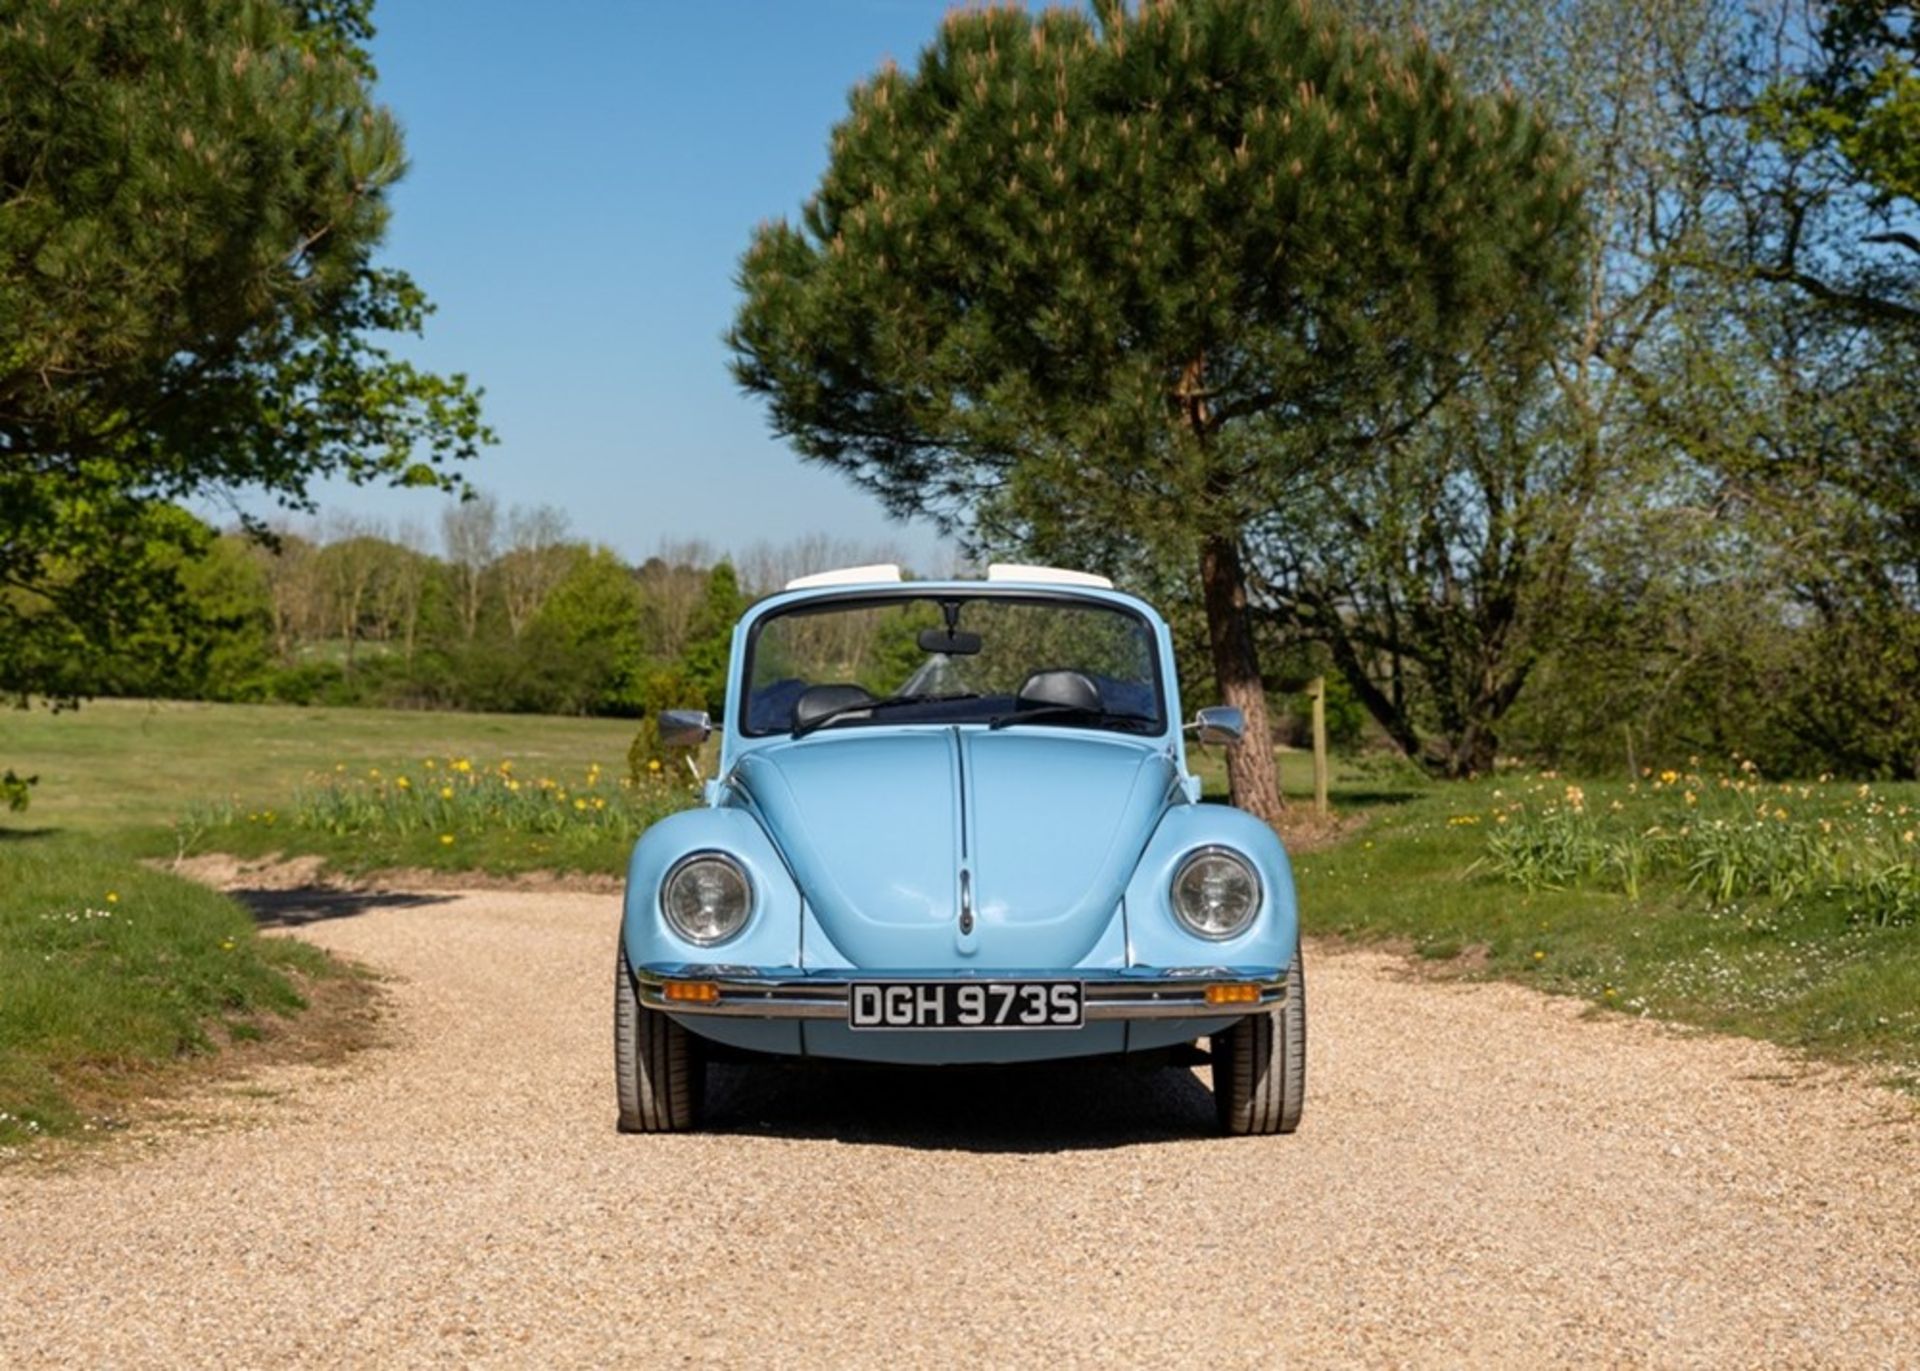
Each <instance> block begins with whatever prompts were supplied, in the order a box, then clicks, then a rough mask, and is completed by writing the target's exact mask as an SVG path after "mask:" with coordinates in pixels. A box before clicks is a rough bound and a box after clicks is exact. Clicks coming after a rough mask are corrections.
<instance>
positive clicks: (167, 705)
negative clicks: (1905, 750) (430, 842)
mask: <svg viewBox="0 0 1920 1371" xmlns="http://www.w3.org/2000/svg"><path fill="white" fill-rule="evenodd" d="M633 732H634V724H633V722H632V721H631V720H627V719H562V718H549V717H545V716H542V715H527V714H450V713H430V712H426V711H420V710H396V709H302V708H295V707H292V706H286V705H219V704H196V703H188V702H178V701H146V700H95V701H92V702H90V703H88V704H86V705H84V706H83V707H82V708H80V709H78V710H73V711H68V712H64V713H60V714H54V713H52V712H50V711H48V710H46V709H43V708H40V707H38V706H36V707H35V708H33V709H28V710H13V709H0V770H4V769H5V768H7V767H12V768H13V769H14V770H16V771H18V772H20V773H21V774H23V775H32V774H35V773H38V775H39V777H40V784H39V785H38V786H36V787H35V788H34V792H33V804H32V807H31V808H30V809H29V810H28V811H27V812H26V813H25V814H19V815H12V816H8V815H6V814H4V812H0V829H4V828H8V827H11V828H13V829H15V830H18V829H22V828H55V829H61V830H78V831H82V832H104V831H113V830H121V829H127V828H135V827H152V828H162V827H165V826H166V825H167V824H169V823H171V822H172V821H173V820H174V819H175V818H176V817H178V816H179V814H180V813H181V812H182V811H183V810H185V809H186V808H187V806H189V805H190V804H193V803H195V802H208V801H214V800H231V801H233V802H234V803H236V804H239V805H243V806H258V805H266V804H275V803H283V802H284V801H285V800H286V799H287V798H288V797H289V796H290V795H291V794H292V793H293V792H294V790H295V789H296V788H297V787H299V786H300V785H301V784H302V783H303V782H305V781H306V779H307V777H308V776H309V775H311V774H313V773H316V772H331V771H332V770H333V768H334V767H335V766H336V765H338V764H345V765H346V766H347V767H349V768H350V769H353V770H355V771H364V770H365V769H366V768H367V767H373V766H377V767H383V768H387V769H392V768H393V767H394V766H396V765H398V764H403V763H404V764H412V763H416V762H418V760H419V759H420V758H422V757H439V756H446V755H449V754H453V755H460V756H467V757H472V758H475V759H476V760H478V759H480V758H482V757H484V758H487V759H489V760H498V759H499V758H502V757H512V758H514V759H515V760H516V761H517V762H518V763H519V765H520V766H521V768H522V770H523V771H526V770H534V769H539V768H546V769H548V770H550V771H554V772H560V771H566V772H579V771H584V770H585V769H586V768H587V767H588V766H589V765H591V764H592V763H595V762H598V763H599V764H600V765H601V766H602V767H605V768H606V769H608V770H609V771H612V772H613V773H614V774H616V775H617V774H621V773H623V772H624V771H625V769H626V755H627V744H628V743H629V742H630V741H632V738H633Z"/></svg>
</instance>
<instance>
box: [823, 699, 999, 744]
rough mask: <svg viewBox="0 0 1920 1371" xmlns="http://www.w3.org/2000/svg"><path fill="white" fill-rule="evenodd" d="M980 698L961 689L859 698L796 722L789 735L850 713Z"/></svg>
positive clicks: (827, 722)
mask: <svg viewBox="0 0 1920 1371" xmlns="http://www.w3.org/2000/svg"><path fill="white" fill-rule="evenodd" d="M979 698H980V697H979V695H978V694H976V693H974V692H973V691H961V692H960V693H959V694H957V695H889V696H888V697H887V698H886V699H884V700H858V701H855V702H854V703H852V704H844V705H841V706H840V707H839V708H837V709H830V710H828V711H827V712H826V713H825V714H821V715H817V716H816V717H814V718H811V719H809V720H807V721H806V722H805V723H804V724H795V725H794V726H793V732H792V733H791V734H790V735H789V736H791V737H795V738H804V737H806V736H807V735H808V734H809V733H811V732H813V731H814V730H815V729H816V728H825V727H826V726H827V725H828V724H830V723H832V722H833V721H834V720H835V719H842V718H845V717H846V716H847V715H849V714H867V713H872V712H876V711H878V710H882V709H897V708H899V707H900V706H901V705H935V704H945V703H947V702H948V701H949V700H977V699H979Z"/></svg>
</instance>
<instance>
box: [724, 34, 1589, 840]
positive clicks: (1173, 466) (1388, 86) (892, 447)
mask: <svg viewBox="0 0 1920 1371" xmlns="http://www.w3.org/2000/svg"><path fill="white" fill-rule="evenodd" d="M1097 11H1098V12H1097V14H1096V15H1095V16H1093V17H1088V16H1086V15H1083V14H1081V13H1078V12H1073V11H1066V10H1049V11H1047V12H1045V13H1043V14H1040V15H1037V16H1029V15H1027V14H1025V13H1023V12H1021V11H1019V10H1017V9H1002V8H994V9H989V10H985V11H973V10H969V11H964V12H958V13H956V14H954V15H952V16H950V17H949V18H948V20H947V21H946V23H945V24H944V25H943V27H942V29H941V31H940V33H939V35H938V37H937V38H936V39H935V41H934V42H933V44H932V45H931V46H930V47H928V48H927V50H926V51H925V52H924V53H923V54H922V55H921V58H920V62H919V66H918V68H917V69H916V70H915V71H913V72H912V73H906V72H902V71H900V70H896V69H894V68H891V67H889V68H886V69H884V70H882V71H880V72H879V73H877V74H876V75H874V76H873V77H872V78H871V79H869V80H867V81H866V82H864V83H862V84H861V85H860V86H858V87H856V88H855V90H854V91H853V93H852V95H851V97H850V109H849V113H848V116H847V118H846V119H845V120H844V121H843V122H842V123H841V124H840V125H839V126H838V127H837V128H835V130H834V131H833V136H832V144H831V152H832V157H831V163H830V165H829V167H828V169H827V171H826V174H825V176H824V178H823V179H822V181H821V184H820V186H819V189H818V191H817V193H816V194H815V195H814V196H813V198H812V199H811V200H810V201H809V202H808V203H807V205H806V207H805V209H804V212H803V213H802V215H801V217H800V220H799V222H798V223H790V222H785V221H781V222H775V223H770V224H767V225H764V226H762V227H761V228H760V229H759V230H758V231H757V232H756V233H755V235H754V238H753V241H752V244H751V246H750V247H749V248H748V250H747V252H746V255H745V257H744V259H743V263H742V267H741V273H740V282H741V287H742V290H743V292H744V297H745V298H744V300H743V302H742V304H741V307H740V311H739V315H738V317H737V319H736V322H735V326H734V329H733V333H732V335H731V342H732V346H733V349H734V352H735V370H736V375H737V377H738V379H739V381H740V383H741V384H742V385H743V386H744V387H745V388H746V389H748V390H749V391H751V392H754V393H757V394H760V395H763V396H765V397H766V398H767V400H768V401H769V402H770V407H771V412H772V420H773V424H774V427H775V429H776V430H777V431H778V432H779V433H781V434H782V435H784V436H785V437H787V438H788V439H790V440H791V441H792V442H793V443H794V445H795V446H796V448H797V449H798V450H799V451H800V453H801V454H802V455H803V456H804V457H806V458H808V459H811V460H813V461H817V462H821V463H824V464H826V465H828V466H831V467H835V468H837V469H839V470H841V471H842V472H844V473H845V474H846V475H848V476H849V477H851V478H852V479H853V480H854V481H855V482H857V483H858V484H860V485H862V486H863V487H865V488H867V489H868V490H870V491H872V492H873V493H875V494H876V495H877V496H879V498H880V499H881V500H882V501H883V502H884V503H885V504H886V506H887V507H888V508H889V509H890V510H892V511H894V512H896V513H899V514H917V515H925V516H931V517H932V518H934V519H936V520H938V521H940V522H941V523H943V524H944V525H945V526H947V527H950V528H952V527H958V528H960V529H962V530H963V531H965V532H966V533H967V534H968V535H969V536H970V537H971V538H972V539H973V540H974V541H976V542H979V543H983V544H1011V545H1015V546H1019V547H1021V548H1023V549H1025V550H1027V551H1030V552H1036V553H1041V554H1045V553H1047V552H1048V551H1049V550H1055V549H1069V550H1076V551H1079V552H1081V553H1083V554H1086V555H1090V556H1091V557H1093V558H1094V559H1095V560H1104V561H1106V562H1107V563H1109V564H1110V565H1112V566H1115V567H1120V566H1124V564H1125V560H1126V559H1128V558H1133V557H1137V556H1140V555H1142V554H1143V553H1145V554H1151V555H1156V556H1161V557H1173V558H1178V559H1180V560H1181V561H1182V562H1183V563H1184V564H1185V565H1187V566H1190V567H1193V568H1194V569H1195V571H1196V572H1197V580H1198V584H1199V586H1200V590H1201V599H1202V602H1203V603H1204V607H1205V612H1206V619H1207V625H1208V636H1209V640H1210V647H1211V655H1212V662H1213V667H1214V672H1215V675H1216V677H1217V682H1218V685H1219V688H1220V690H1221V692H1222V694H1223V695H1224V697H1225V699H1226V700H1227V702H1228V703H1230V704H1235V705H1238V706H1239V707H1240V708H1242V709H1243V710H1244V711H1245V712H1246V715H1247V719H1248V723H1249V726H1250V734H1251V736H1252V737H1253V738H1254V739H1257V740H1262V741H1264V740H1265V739H1266V738H1267V737H1268V731H1267V710H1266V702H1265V695H1264V691H1263V688H1262V680H1261V676H1260V668H1259V662H1258V659H1257V655H1256V652H1255V646H1254V638H1253V634H1252V631H1251V628H1250V625H1249V619H1248V604H1247V577H1246V573H1245V570H1244V535H1245V531H1246V529H1247V527H1248V525H1249V524H1250V522H1251V521H1252V520H1253V519H1255V518H1256V517H1257V516H1258V515H1259V514H1261V513H1262V512H1264V511H1266V510H1269V509H1271V508H1272V507H1273V506H1274V505H1275V504H1276V503H1278V499H1277V496H1278V493H1279V492H1280V491H1282V490H1283V489H1285V487H1286V486H1287V484H1288V483H1289V482H1293V481H1299V480H1302V479H1312V478H1313V476H1314V474H1315V472H1316V471H1320V470H1323V469H1324V468H1325V465H1326V464H1328V463H1338V462H1351V461H1358V460H1364V459H1365V457H1366V454H1367V453H1368V452H1369V451H1370V450H1371V449H1372V447H1373V446H1374V445H1375V444H1377V443H1378V442H1379V440H1381V439H1382V438H1383V437H1386V436H1389V435H1391V434H1392V433H1394V432H1396V431H1398V430H1399V429H1400V428H1402V427H1404V426H1405V425H1407V424H1409V423H1411V422H1412V421H1413V420H1415V419H1416V418H1417V417H1418V415H1419V414H1421V413H1422V412H1423V411H1424V410H1425V409H1426V408H1427V407H1429V406H1431V405H1432V404H1434V403H1435V402H1436V401H1437V399H1438V397H1440V396H1442V395H1444V394H1445V393H1446V392H1447V391H1448V389H1449V388H1450V387H1451V386H1452V385H1453V384H1454V383H1455V381H1456V380H1457V379H1458V377H1459V376H1460V375H1462V374H1463V373H1465V372H1467V371H1469V370H1470V369H1471V367H1472V366H1473V364H1474V360H1475V358H1476V356H1477V355H1478V353H1479V352H1480V350H1481V349H1483V348H1484V347H1485V346H1486V345H1487V343H1488V341H1489V340H1490V339H1491V338H1494V337H1496V336H1498V337H1502V338H1504V339H1505V340H1506V343H1507V346H1508V347H1509V349H1510V348H1511V347H1512V346H1514V345H1515V340H1516V339H1521V338H1524V337H1526V336H1528V335H1530V334H1532V333H1534V332H1536V331H1539V330H1541V329H1543V328H1544V327H1545V325H1546V324H1547V322H1548V321H1550V320H1551V319H1552V318H1553V317H1554V316H1555V314H1556V313H1557V311H1558V309H1559V308H1560V306H1561V303H1562V299H1563V296H1564V294H1565V292H1566V291H1567V289H1568V283H1569V281H1570V280H1571V278H1572V261H1573V255H1574V252H1575V250H1576V248H1577V243H1576V242H1575V240H1576V239H1577V237H1578V232H1579V230H1578V225H1579V223H1580V221H1581V214H1580V204H1579V187H1578V180H1577V176H1576V173H1575V169H1574V167H1573V166H1572V165H1571V160H1570V158H1569V157H1568V156H1567V155H1566V153H1565V151H1564V149H1563V148H1561V147H1560V146H1559V144H1558V143H1557V142H1556V141H1555V139H1554V137H1553V136H1552V134H1551V133H1550V132H1549V131H1548V129H1547V128H1546V127H1545V126H1544V125H1543V124H1542V123H1541V122H1540V121H1539V120H1537V119H1535V118H1534V117H1532V116H1531V115H1530V114H1529V113H1528V112H1527V111H1526V110H1524V109H1522V108H1521V107H1520V105H1519V104H1518V102H1517V101H1516V100H1515V99H1514V98H1512V97H1511V96H1510V95H1496V96H1492V97H1482V96H1476V95H1474V94H1472V93H1470V92H1468V91H1467V90H1465V89H1463V88H1462V87H1461V85H1460V83H1459V82H1458V81H1456V79H1455V78H1454V77H1453V75H1452V74H1451V72H1450V71H1449V70H1448V68H1447V65H1446V63H1445V62H1444V60H1443V59H1442V58H1440V57H1439V56H1437V55H1436V54H1435V53H1434V52H1433V51H1431V50H1430V49H1429V48H1427V47H1426V46H1425V45H1423V44H1420V43H1412V44H1406V45H1398V44H1392V43H1388V42H1385V41H1383V40H1382V39H1380V38H1379V37H1377V36H1376V35H1373V34H1371V33H1368V32H1365V31H1361V30H1357V29H1354V28H1352V27H1350V26H1348V25H1347V24H1345V23H1344V22H1343V21H1342V20H1341V18H1340V16H1339V14H1338V13H1337V12H1336V11H1334V10H1333V8H1332V7H1326V8H1323V9H1316V8H1313V7H1312V6H1311V5H1309V4H1307V3H1305V0H1182V2H1181V3H1172V2H1171V0H1166V2H1161V3H1156V2H1154V0H1149V2H1148V3H1145V4H1142V5H1140V6H1139V7H1138V8H1137V9H1136V8H1132V7H1129V6H1128V5H1126V4H1124V3H1122V0H1104V2H1103V3H1101V4H1099V5H1098V6H1097ZM1229 771H1230V777H1231V782H1232V787H1233V792H1234V797H1235V801H1236V803H1238V804H1240V805H1242V806H1243V807H1245V808H1247V809H1249V810H1251V811H1253V812H1255V813H1258V814H1260V815H1262V816H1263V817H1267V818H1269V819H1271V818H1273V817H1275V816H1276V815H1277V814H1278V812H1279V808H1280V798H1279V789H1278V784H1277V778H1276V776H1275V773H1274V767H1273V758H1272V753H1271V750H1270V749H1269V748H1267V747H1265V746H1261V745H1255V746H1249V747H1242V748H1238V749H1235V750H1234V751H1233V753H1232V754H1231V755H1230V758H1229Z"/></svg>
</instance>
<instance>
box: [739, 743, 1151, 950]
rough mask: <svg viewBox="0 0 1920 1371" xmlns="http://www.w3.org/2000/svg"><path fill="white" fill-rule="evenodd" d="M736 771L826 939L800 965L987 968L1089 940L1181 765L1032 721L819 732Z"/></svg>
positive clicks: (1106, 920) (1142, 748) (1103, 924)
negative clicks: (966, 914) (966, 917)
mask: <svg viewBox="0 0 1920 1371" xmlns="http://www.w3.org/2000/svg"><path fill="white" fill-rule="evenodd" d="M733 781H734V785H735V787H736V788H737V789H738V791H739V792H740V793H742V794H743V795H744V796H745V797H746V799H747V800H748V802H749V803H750V804H751V805H752V806H753V808H754V809H755V810H756V812H757V813H758V814H759V815H760V817H761V820H762V822H763V823H765V825H766V828H767V831H768V833H769V834H770V835H771V836H772V838H773V840H774V842H775V843H776V844H778V846H779V848H780V850H781V853H782V855H783V856H785V858H786V860H787V864H788V866H789V867H790V868H791V869H792V871H793V874H794V876H795V878H796V879H797V880H798V881H799V883H800V887H801V891H802V893H803V895H804V896H805V897H806V900H807V903H808V905H809V907H810V908H811V910H812V912H813V914H814V916H815V918H816V919H817V921H818V924H819V927H820V929H821V930H822V931H823V932H824V933H825V935H826V937H827V939H828V940H829V941H830V942H831V944H832V947H831V949H828V948H818V947H811V948H803V950H802V951H803V957H804V958H805V960H806V961H807V962H808V964H810V965H817V966H826V965H847V964H851V965H854V966H858V967H864V968H871V969H874V970H915V969H921V970H927V969H935V968H949V967H978V968H980V969H982V970H991V969H1015V968H1022V969H1045V968H1050V967H1060V968H1065V967H1071V966H1074V965H1077V964H1078V963H1079V962H1080V961H1081V960H1082V959H1083V958H1085V957H1086V956H1087V954H1088V953H1089V952H1090V951H1091V950H1092V949H1093V947H1094V945H1095V943H1096V942H1098V941H1099V939H1100V937H1101V935H1102V934H1103V933H1104V932H1105V931H1106V930H1107V928H1108V926H1109V925H1110V924H1111V922H1112V919H1113V915H1114V912H1115V910H1116V909H1117V908H1118V906H1119V903H1120V897H1121V893H1122V891H1123V890H1124V889H1125V888H1126V884H1127V878H1128V877H1129V876H1130V875H1131V874H1132V872H1133V868H1134V865H1135V864H1136V863H1137V862H1138V860H1139V858H1140V853H1141V851H1142V849H1144V848H1145V846H1146V844H1147V840H1148V839H1149V838H1150V837H1151V836H1152V834H1153V831H1154V828H1155V827H1156V826H1157V825H1158V824H1159V822H1160V817H1161V815H1162V814H1163V813H1165V811H1166V807H1167V805H1168V804H1169V803H1171V802H1172V800H1173V798H1174V796H1175V795H1176V793H1177V781H1178V777H1177V773H1176V769H1175V767H1174V765H1173V763H1172V761H1171V760H1170V759H1169V758H1168V757H1167V755H1166V753H1165V752H1164V751H1162V750H1159V749H1157V748H1155V747H1153V746H1151V745H1148V744H1146V743H1143V742H1142V741H1141V740H1139V739H1133V738H1125V737H1120V736H1117V735H1115V736H1108V735H1102V734H1093V733H1088V732H1086V731H1080V730H1076V731H1072V732H1069V731H1067V730H1064V729H1060V730H1055V729H1048V728H1042V727H1032V726H1030V727H1025V728H1018V729H1007V730H1003V731H1000V732H988V731H985V730H980V729H958V728H956V729H938V730H934V729H915V730H904V731H901V732H888V733H874V734H865V735H863V734H862V733H860V732H857V731H853V730H848V731H847V732H845V733H840V734H828V735H817V736H815V737H811V738H806V739H802V740H800V741H797V742H792V743H782V744H777V745H775V746H772V747H766V748H761V749H758V750H756V751H754V752H751V753H749V754H748V755H747V756H745V757H743V758H742V759H741V760H740V762H739V764H738V765H737V766H736V767H735V769H734V772H733ZM963 884H964V885H966V886H968V887H970V888H969V889H968V891H967V896H968V898H970V901H971V906H972V910H973V914H974V926H973V928H972V930H971V931H967V930H965V929H964V928H963V926H962V922H963V921H962V920H961V917H960V915H961V904H962V899H963V894H962V887H963ZM836 954H837V955H836Z"/></svg>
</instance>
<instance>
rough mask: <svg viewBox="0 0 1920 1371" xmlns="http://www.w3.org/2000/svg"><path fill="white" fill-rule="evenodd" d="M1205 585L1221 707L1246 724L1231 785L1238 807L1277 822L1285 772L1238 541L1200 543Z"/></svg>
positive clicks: (1231, 763) (1231, 758) (1230, 765)
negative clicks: (1276, 756)
mask: <svg viewBox="0 0 1920 1371" xmlns="http://www.w3.org/2000/svg"><path fill="white" fill-rule="evenodd" d="M1200 584H1201V588H1202V593H1203V595H1204V597H1205V601H1206V607H1207V640H1208V643H1209V645H1210V646H1211V647H1212V649H1213V674H1214V676H1215V677H1216V678H1217V679H1218V680H1219V683H1220V694H1221V695H1222V697H1223V700H1222V703H1225V704H1229V705H1232V706H1234V707H1235V708H1237V709H1238V710H1239V711H1240V712H1241V713H1242V714H1243V715H1244V716H1245V717H1246V721H1247V735H1246V737H1245V738H1244V739H1243V740H1242V741H1241V742H1240V743H1239V744H1238V745H1237V746H1235V747H1230V748H1228V749H1227V786H1228V789H1229V790H1230V791H1231V793H1232V797H1233V802H1234V804H1236V805H1238V806H1239V807H1240V808H1241V809H1244V810H1246V811H1247V812H1248V813H1249V814H1251V815H1253V816H1254V817H1255V818H1257V819H1263V820H1265V821H1266V822H1267V823H1270V824H1271V823H1277V822H1279V819H1280V815H1281V812H1282V810H1283V808H1284V803H1283V801H1282V800H1281V798H1280V773H1279V771H1278V769H1277V768H1276V767H1275V766H1274V761H1273V727H1272V725H1271V724H1270V723H1269V722H1268V720H1267V693H1266V689H1265V687H1264V686H1262V685H1261V683H1260V659H1259V655H1258V654H1257V653H1256V652H1255V650H1254V645H1253V625H1252V623H1251V622H1250V621H1249V619H1248V617H1247V575H1246V570H1245V568H1244V567H1243V566H1242V565H1241V562H1240V545H1239V543H1238V542H1237V541H1236V540H1235V539H1232V538H1220V537H1214V536H1209V537H1208V538H1207V539H1206V540H1205V541H1204V542H1202V543H1201V545H1200Z"/></svg>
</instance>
